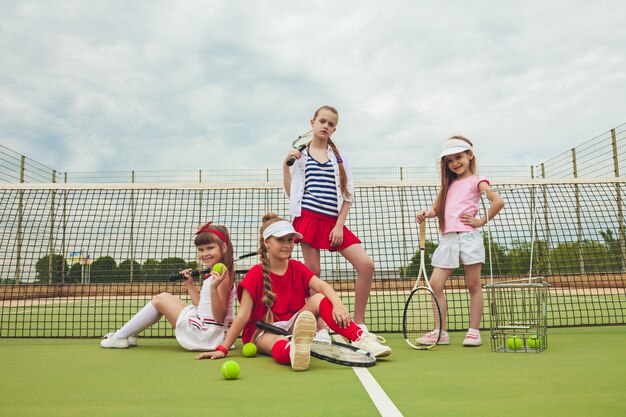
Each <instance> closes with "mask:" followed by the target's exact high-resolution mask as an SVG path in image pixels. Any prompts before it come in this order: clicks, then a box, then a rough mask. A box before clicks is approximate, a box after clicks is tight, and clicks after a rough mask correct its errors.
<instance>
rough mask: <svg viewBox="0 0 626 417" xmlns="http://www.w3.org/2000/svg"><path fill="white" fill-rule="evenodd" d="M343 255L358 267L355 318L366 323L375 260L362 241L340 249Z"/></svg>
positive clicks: (355, 290)
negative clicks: (366, 310) (362, 244)
mask: <svg viewBox="0 0 626 417" xmlns="http://www.w3.org/2000/svg"><path fill="white" fill-rule="evenodd" d="M339 253H341V255H343V257H344V258H346V259H347V260H348V262H350V263H351V264H352V266H353V267H354V269H356V274H357V275H356V286H355V289H354V313H353V317H352V318H353V320H354V322H355V323H357V324H363V323H365V309H366V307H367V300H368V298H369V296H370V290H371V289H372V278H373V277H374V267H375V266H374V260H373V259H372V258H370V256H369V255H368V254H367V253H366V252H365V249H363V246H361V244H360V243H357V244H354V245H350V246H348V247H347V248H345V249H344V250H342V251H340V252H339Z"/></svg>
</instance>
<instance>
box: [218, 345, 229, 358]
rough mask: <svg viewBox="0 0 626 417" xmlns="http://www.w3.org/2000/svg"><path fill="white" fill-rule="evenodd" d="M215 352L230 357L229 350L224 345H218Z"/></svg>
mask: <svg viewBox="0 0 626 417" xmlns="http://www.w3.org/2000/svg"><path fill="white" fill-rule="evenodd" d="M215 350H219V351H220V352H222V353H223V354H224V356H228V349H226V348H225V347H224V346H222V345H218V346H217V347H216V348H215Z"/></svg>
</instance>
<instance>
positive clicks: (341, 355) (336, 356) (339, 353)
mask: <svg viewBox="0 0 626 417" xmlns="http://www.w3.org/2000/svg"><path fill="white" fill-rule="evenodd" d="M256 327H258V328H259V329H261V330H265V331H268V332H270V333H274V334H279V335H282V336H289V332H288V331H286V330H284V329H281V328H280V327H276V326H273V325H271V324H268V323H265V322H262V321H259V322H257V323H256ZM311 356H313V357H314V358H317V359H322V360H325V361H328V362H330V363H334V364H337V365H344V366H356V367H360V368H369V367H370V366H374V365H376V357H374V356H372V355H371V354H370V353H369V352H367V351H365V350H362V349H357V348H355V347H354V346H351V345H347V344H345V343H339V342H335V341H334V340H333V341H330V342H326V341H322V340H318V339H313V343H311Z"/></svg>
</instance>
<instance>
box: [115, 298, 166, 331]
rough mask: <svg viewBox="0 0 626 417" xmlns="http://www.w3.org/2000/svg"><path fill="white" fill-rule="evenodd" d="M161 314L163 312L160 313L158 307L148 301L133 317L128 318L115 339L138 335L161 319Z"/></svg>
mask: <svg viewBox="0 0 626 417" xmlns="http://www.w3.org/2000/svg"><path fill="white" fill-rule="evenodd" d="M161 316H162V314H161V313H159V311H158V310H157V309H156V307H155V306H154V305H152V303H148V304H146V305H145V306H144V308H142V309H141V310H139V312H138V313H137V314H135V315H134V316H133V318H132V319H130V320H128V322H127V323H126V324H125V325H124V326H122V328H121V329H119V330H118V331H116V332H115V334H114V335H113V337H114V338H115V339H126V338H127V337H128V336H134V335H137V334H138V333H139V332H141V331H142V330H144V329H147V328H148V327H150V326H152V325H153V324H154V323H156V322H157V321H159V319H160V318H161Z"/></svg>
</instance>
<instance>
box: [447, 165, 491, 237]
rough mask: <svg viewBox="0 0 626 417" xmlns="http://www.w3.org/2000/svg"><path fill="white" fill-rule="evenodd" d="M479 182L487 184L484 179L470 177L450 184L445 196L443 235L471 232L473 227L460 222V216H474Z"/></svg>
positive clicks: (478, 200) (476, 210) (487, 181)
mask: <svg viewBox="0 0 626 417" xmlns="http://www.w3.org/2000/svg"><path fill="white" fill-rule="evenodd" d="M481 182H486V183H487V184H489V180H487V179H486V178H485V177H479V176H477V175H472V176H471V177H467V178H465V179H462V180H457V181H454V182H452V184H451V185H450V188H449V189H448V194H447V196H446V228H445V230H444V231H443V233H450V232H473V231H474V230H476V229H475V228H474V227H472V226H470V225H467V224H463V222H461V215H462V214H466V213H468V214H471V215H472V216H476V214H477V213H478V205H479V204H480V190H479V189H478V186H479V184H480V183H481Z"/></svg>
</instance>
